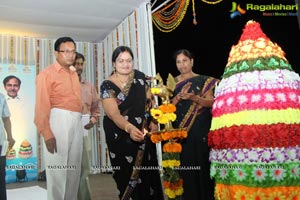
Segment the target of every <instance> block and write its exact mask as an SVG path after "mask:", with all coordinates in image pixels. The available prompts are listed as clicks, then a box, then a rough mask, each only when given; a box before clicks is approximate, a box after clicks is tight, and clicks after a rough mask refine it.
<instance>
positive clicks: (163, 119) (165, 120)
mask: <svg viewBox="0 0 300 200" xmlns="http://www.w3.org/2000/svg"><path fill="white" fill-rule="evenodd" d="M157 121H158V123H160V124H166V123H168V122H169V118H168V115H166V114H163V115H161V116H160V117H158V118H157Z"/></svg>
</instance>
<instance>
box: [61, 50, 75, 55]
mask: <svg viewBox="0 0 300 200" xmlns="http://www.w3.org/2000/svg"><path fill="white" fill-rule="evenodd" d="M58 52H60V53H63V54H66V55H70V54H71V55H74V54H75V53H76V51H75V50H71V51H70V50H63V51H62V50H59V51H58Z"/></svg>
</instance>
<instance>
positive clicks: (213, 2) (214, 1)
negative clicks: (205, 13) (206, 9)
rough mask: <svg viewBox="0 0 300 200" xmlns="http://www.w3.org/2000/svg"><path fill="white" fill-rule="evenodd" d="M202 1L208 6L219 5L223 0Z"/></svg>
mask: <svg viewBox="0 0 300 200" xmlns="http://www.w3.org/2000/svg"><path fill="white" fill-rule="evenodd" d="M201 1H203V2H204V3H207V4H218V3H220V2H221V1H223V0H212V1H208V0H201Z"/></svg>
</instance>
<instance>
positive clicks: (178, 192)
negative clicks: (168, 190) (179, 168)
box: [175, 187, 183, 196]
mask: <svg viewBox="0 0 300 200" xmlns="http://www.w3.org/2000/svg"><path fill="white" fill-rule="evenodd" d="M175 194H176V196H180V195H182V194H183V187H179V188H178V189H177V190H175Z"/></svg>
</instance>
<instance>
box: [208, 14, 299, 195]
mask: <svg viewBox="0 0 300 200" xmlns="http://www.w3.org/2000/svg"><path fill="white" fill-rule="evenodd" d="M295 51H296V50H295ZM212 114H213V119H212V124H211V130H210V133H209V146H210V147H211V152H210V161H211V172H210V173H211V177H212V178H214V179H215V180H216V187H215V196H216V199H224V200H227V199H282V200H286V199H300V175H299V174H300V77H299V75H298V74H297V73H295V72H294V71H293V69H292V67H291V65H290V64H289V62H288V61H287V59H286V58H285V53H284V51H283V50H282V49H281V48H280V47H279V46H278V45H277V44H276V43H273V42H272V41H271V40H270V39H269V38H268V37H267V36H266V35H265V34H264V33H263V31H262V30H261V27H260V24H259V23H258V22H255V21H252V20H251V21H248V22H247V24H246V25H245V28H244V30H243V33H242V35H241V37H240V40H239V42H238V44H237V45H234V46H232V48H231V51H230V54H229V58H228V63H227V65H226V67H225V71H224V74H223V77H222V80H221V81H220V83H219V85H218V86H217V87H216V89H215V102H214V105H213V109H212Z"/></svg>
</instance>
